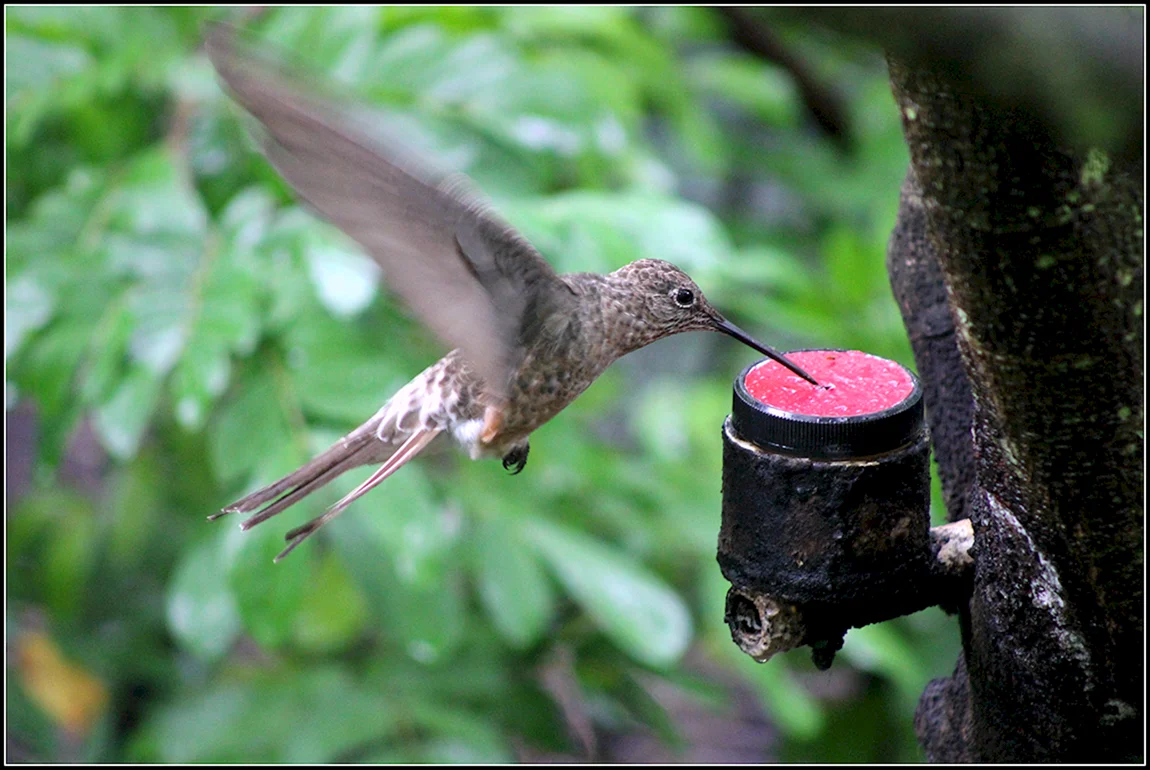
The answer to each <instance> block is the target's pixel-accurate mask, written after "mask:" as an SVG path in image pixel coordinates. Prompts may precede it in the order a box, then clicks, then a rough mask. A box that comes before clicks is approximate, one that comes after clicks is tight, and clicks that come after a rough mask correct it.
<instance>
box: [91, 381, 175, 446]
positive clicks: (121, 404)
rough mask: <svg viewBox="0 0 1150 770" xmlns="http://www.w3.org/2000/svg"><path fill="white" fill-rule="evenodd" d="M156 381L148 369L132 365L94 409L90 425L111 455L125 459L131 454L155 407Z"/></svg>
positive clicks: (157, 395)
mask: <svg viewBox="0 0 1150 770" xmlns="http://www.w3.org/2000/svg"><path fill="white" fill-rule="evenodd" d="M160 384H161V382H160V379H159V378H158V377H157V376H156V375H155V374H154V373H153V372H152V371H150V370H148V369H146V368H144V367H140V366H137V367H134V368H133V369H132V370H131V371H130V372H129V373H128V375H127V376H126V377H125V378H124V379H123V381H122V382H121V383H120V384H119V386H118V387H117V388H116V389H115V391H113V393H112V395H111V396H110V397H109V398H108V400H107V401H105V402H104V403H103V404H101V405H100V407H99V408H98V409H97V410H96V416H95V419H94V420H93V423H92V424H93V427H94V428H95V429H96V435H97V436H98V437H99V438H100V443H101V444H103V445H104V448H105V449H107V450H108V453H109V454H111V455H112V456H113V457H116V458H118V459H120V460H127V459H129V458H131V457H133V456H135V454H136V450H137V449H139V446H140V439H141V438H142V437H143V435H144V430H145V429H146V428H147V427H148V423H149V422H150V421H151V419H152V413H153V412H154V411H155V409H156V403H157V400H158V398H159V395H160Z"/></svg>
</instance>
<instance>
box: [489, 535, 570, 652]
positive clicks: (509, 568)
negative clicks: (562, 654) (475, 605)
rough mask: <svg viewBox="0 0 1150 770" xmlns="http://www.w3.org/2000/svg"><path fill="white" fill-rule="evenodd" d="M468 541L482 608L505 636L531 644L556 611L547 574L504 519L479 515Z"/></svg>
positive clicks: (518, 644) (516, 642) (522, 644)
mask: <svg viewBox="0 0 1150 770" xmlns="http://www.w3.org/2000/svg"><path fill="white" fill-rule="evenodd" d="M471 543H472V547H473V549H474V551H473V552H474V554H475V562H476V563H475V571H476V579H477V580H478V582H479V598H480V599H481V600H482V602H483V606H484V608H485V609H486V610H487V613H488V615H490V616H491V619H492V621H494V623H495V627H496V628H498V629H499V632H500V633H501V634H502V635H503V637H504V638H505V639H507V641H508V642H510V643H511V644H512V645H513V646H515V647H518V648H520V649H523V648H526V647H530V646H531V645H532V644H534V643H535V642H537V641H538V640H539V638H540V637H541V636H542V634H543V632H544V631H545V630H546V628H547V625H548V623H550V621H551V617H552V615H553V614H554V612H555V597H554V594H553V592H552V590H551V585H550V583H549V582H548V578H547V575H546V574H545V573H544V572H543V569H542V568H541V567H540V566H539V562H538V561H537V560H536V558H535V555H534V554H533V553H532V552H531V550H530V549H529V548H527V547H526V545H525V544H524V543H523V542H522V541H521V540H520V538H519V533H518V532H517V531H516V530H515V529H514V528H513V527H510V526H507V525H506V524H505V523H503V522H500V521H498V520H483V521H480V522H479V526H478V529H477V531H476V532H475V533H474V534H473V535H472V536H471Z"/></svg>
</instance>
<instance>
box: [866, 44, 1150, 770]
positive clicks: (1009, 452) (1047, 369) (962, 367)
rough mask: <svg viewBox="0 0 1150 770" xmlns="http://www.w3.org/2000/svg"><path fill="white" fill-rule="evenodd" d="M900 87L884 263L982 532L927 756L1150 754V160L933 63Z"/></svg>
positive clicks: (894, 76) (907, 73)
mask: <svg viewBox="0 0 1150 770" xmlns="http://www.w3.org/2000/svg"><path fill="white" fill-rule="evenodd" d="M891 80H892V84H893V87H894V92H895V97H896V99H897V102H898V105H899V109H900V110H901V112H902V120H903V126H904V131H905V135H906V140H907V144H908V147H909V149H910V154H911V169H910V172H909V174H908V177H907V180H906V184H905V186H904V189H903V195H902V202H901V207H900V212H899V219H898V224H897V225H896V229H895V233H894V235H893V237H892V239H891V243H890V251H889V259H888V264H889V265H890V267H891V278H892V284H893V285H894V288H895V295H896V297H897V298H898V300H899V303H900V306H901V307H902V309H903V313H904V317H905V318H906V320H907V326H908V330H909V331H910V334H911V338H912V343H913V345H914V350H915V356H916V360H917V362H918V368H919V372H920V374H921V375H922V378H923V381H924V385H925V391H926V396H927V410H928V413H930V415H931V418H930V419H931V429H932V433H933V440H934V442H935V449H936V457H937V459H938V460H939V464H940V471H941V475H942V479H943V482H944V488H945V493H946V499H947V503H948V507H949V510H950V513H951V516H952V518H955V517H961V516H967V515H968V516H969V517H970V518H971V520H972V522H973V525H974V529H975V563H976V566H975V579H974V589H973V595H972V596H971V600H970V603H969V606H968V607H965V608H963V609H962V610H961V612H960V620H961V626H962V633H963V648H964V654H963V659H961V660H960V661H959V664H958V666H957V668H956V671H955V674H954V676H953V677H952V678H951V679H949V680H937V681H935V682H933V683H931V686H930V687H929V688H928V689H927V692H926V693H925V694H924V697H923V699H922V701H921V703H920V706H919V713H918V716H917V718H916V727H917V728H918V732H919V739H920V741H921V742H922V744H923V746H924V747H925V749H926V751H927V755H928V757H929V758H930V759H931V760H933V761H948V762H960V761H975V762H1010V761H1013V762H1065V761H1095V762H1098V761H1102V762H1106V761H1109V762H1119V761H1138V760H1140V759H1141V751H1142V744H1141V734H1142V711H1143V706H1142V686H1143V676H1144V675H1143V669H1142V643H1143V618H1142V577H1143V557H1142V543H1143V523H1142V522H1143V503H1142V480H1143V468H1142V455H1143V435H1142V425H1143V390H1142V367H1143V358H1142V346H1143V327H1142V294H1143V269H1142V263H1143V245H1142V243H1143V233H1142V208H1143V200H1142V196H1141V192H1140V191H1141V182H1140V178H1141V167H1142V160H1141V158H1137V159H1136V160H1131V161H1127V162H1126V163H1125V164H1124V165H1120V164H1118V163H1116V162H1113V161H1111V159H1110V158H1109V157H1108V156H1107V155H1106V154H1104V153H1103V152H1102V151H1100V150H1097V149H1091V150H1088V151H1086V152H1085V153H1082V154H1081V155H1080V154H1076V153H1073V152H1070V151H1067V150H1065V149H1063V148H1062V147H1061V146H1059V145H1057V144H1056V142H1055V140H1054V139H1053V138H1052V134H1051V132H1050V131H1049V130H1047V129H1046V128H1045V127H1044V126H1043V125H1041V124H1040V123H1039V122H1037V121H1036V120H1031V119H1029V118H1028V117H1027V116H1026V115H1024V114H1022V113H1021V112H1019V111H1012V110H1009V109H1004V108H1001V107H998V106H993V107H992V106H988V104H987V102H986V101H985V100H980V99H978V98H977V97H971V96H967V95H964V94H963V93H960V92H959V91H958V90H957V89H956V88H954V87H953V85H952V83H951V82H950V81H949V80H947V79H946V78H944V77H941V76H938V75H936V74H933V73H932V72H930V71H929V70H928V69H926V68H921V67H920V68H915V69H911V68H909V67H906V66H903V65H901V64H900V63H898V62H897V61H892V62H891ZM944 296H945V298H946V300H947V304H948V305H949V313H947V312H945V311H943V310H942V307H943V305H942V303H941V298H942V297H944ZM968 390H969V394H970V396H969V397H968V396H967V392H968ZM971 424H972V425H973V432H970V431H968V429H967V426H969V425H971Z"/></svg>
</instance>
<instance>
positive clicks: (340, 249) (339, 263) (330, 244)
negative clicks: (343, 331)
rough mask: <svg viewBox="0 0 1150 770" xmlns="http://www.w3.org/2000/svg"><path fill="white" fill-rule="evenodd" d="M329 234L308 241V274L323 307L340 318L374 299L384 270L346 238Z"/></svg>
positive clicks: (354, 311)
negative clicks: (322, 237)
mask: <svg viewBox="0 0 1150 770" xmlns="http://www.w3.org/2000/svg"><path fill="white" fill-rule="evenodd" d="M328 236H329V237H328V238H325V239H322V240H321V239H320V238H319V237H318V236H317V238H316V240H315V241H313V242H312V243H311V244H309V248H308V249H307V251H306V254H307V264H308V275H309V276H310V277H311V280H312V283H313V284H315V289H316V293H317V294H318V296H319V301H320V302H321V303H323V306H324V307H326V308H327V309H328V311H329V312H331V314H332V315H334V316H336V317H337V318H350V317H352V316H354V315H358V314H359V313H360V312H362V311H363V309H364V308H366V307H367V306H368V305H369V304H371V301H372V300H373V299H375V295H376V294H377V293H378V292H379V276H380V272H381V271H380V269H379V265H377V264H376V263H375V262H374V261H372V260H371V259H370V258H369V257H366V256H364V255H363V253H362V252H361V251H359V250H358V249H356V248H354V247H353V246H352V245H351V244H350V243H347V242H346V239H344V238H342V237H339V238H337V237H336V236H335V235H334V234H330V233H328Z"/></svg>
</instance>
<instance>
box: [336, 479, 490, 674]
mask: <svg viewBox="0 0 1150 770" xmlns="http://www.w3.org/2000/svg"><path fill="white" fill-rule="evenodd" d="M405 470H407V469H405ZM398 477H399V474H396V476H394V477H392V478H391V479H388V481H387V483H388V484H390V483H391V482H392V481H393V480H395V479H397V478H398ZM385 497H386V496H385ZM365 513H366V515H367V516H368V517H370V516H372V513H371V512H369V511H368V512H365V511H364V510H363V509H362V508H361V509H360V511H358V515H357V512H353V511H349V512H348V513H345V514H344V515H342V516H341V517H340V518H339V520H337V521H335V522H332V524H331V525H330V527H329V529H330V530H331V533H330V534H331V537H332V539H333V540H334V541H335V545H336V547H337V548H338V549H339V551H340V553H341V554H342V556H343V558H344V560H345V561H346V563H347V566H348V569H349V571H350V573H351V575H352V576H353V577H354V578H355V580H356V582H357V583H358V584H359V586H360V588H361V590H362V591H363V593H364V595H365V596H367V597H368V599H369V601H370V602H371V603H372V605H373V609H374V612H375V613H376V614H377V615H378V616H379V617H380V619H381V621H382V626H381V627H382V628H384V629H386V630H387V632H388V633H389V634H390V635H394V636H395V637H396V638H397V641H398V642H399V643H400V644H401V645H402V646H403V649H404V651H405V652H406V653H407V654H408V655H409V656H410V657H411V658H412V659H414V660H416V661H419V662H421V663H427V664H430V663H434V662H436V661H441V660H444V659H445V658H446V657H447V656H448V655H449V654H450V653H451V651H452V650H453V649H454V648H455V647H456V646H457V645H458V644H459V643H460V642H461V641H462V640H463V632H464V628H465V624H466V619H467V614H468V613H467V611H466V608H465V604H464V602H463V594H462V591H461V590H460V586H459V584H458V581H457V580H456V576H455V574H454V572H447V571H445V570H446V564H444V563H443V562H439V563H431V564H427V563H424V564H421V563H420V562H421V561H422V560H421V559H418V558H417V559H415V560H414V561H412V560H410V559H409V560H406V562H405V563H406V564H407V567H406V568H404V567H401V566H400V564H398V563H397V562H395V561H393V560H392V557H391V556H390V555H389V547H390V546H389V545H388V544H387V543H386V542H381V540H380V539H379V538H380V535H379V532H378V531H374V530H375V528H374V526H373V525H371V523H370V522H369V521H368V519H366V518H365ZM381 515H384V514H383V513H382V512H381V513H377V514H375V516H377V517H379V516H381ZM385 528H386V527H385ZM414 531H415V532H418V531H419V530H418V529H416V530H414ZM444 555H445V556H446V554H444ZM416 576H418V578H419V579H418V580H414V581H412V578H413V577H416Z"/></svg>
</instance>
